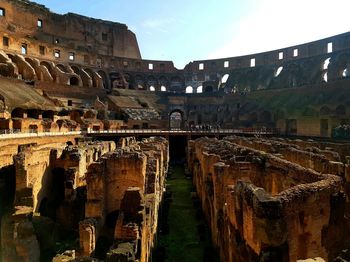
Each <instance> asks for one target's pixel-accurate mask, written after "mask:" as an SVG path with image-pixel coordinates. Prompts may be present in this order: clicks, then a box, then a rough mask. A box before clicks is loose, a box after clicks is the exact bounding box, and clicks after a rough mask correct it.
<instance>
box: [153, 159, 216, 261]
mask: <svg viewBox="0 0 350 262" xmlns="http://www.w3.org/2000/svg"><path fill="white" fill-rule="evenodd" d="M167 183H168V185H169V190H170V192H171V193H172V202H171V203H170V208H169V213H168V221H167V222H168V224H169V234H166V235H160V236H159V242H158V246H162V247H164V248H165V255H166V260H165V261H174V262H175V261H176V262H177V261H181V262H192V261H204V260H203V255H204V252H205V249H206V248H207V249H208V247H209V249H211V243H210V236H209V234H208V233H207V237H206V239H205V241H200V238H199V234H198V225H199V224H203V223H204V221H203V220H202V219H201V220H198V219H196V209H195V207H194V205H193V200H192V198H191V189H192V182H191V180H189V179H186V177H185V175H184V167H183V166H174V169H173V174H172V176H171V178H170V179H168V181H167Z"/></svg>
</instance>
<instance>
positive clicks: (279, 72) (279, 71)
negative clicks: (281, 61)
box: [275, 66, 283, 77]
mask: <svg viewBox="0 0 350 262" xmlns="http://www.w3.org/2000/svg"><path fill="white" fill-rule="evenodd" d="M282 70H283V66H280V67H279V68H277V70H276V72H275V77H278V76H279V75H280V74H281V72H282Z"/></svg>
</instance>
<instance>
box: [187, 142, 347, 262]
mask: <svg viewBox="0 0 350 262" xmlns="http://www.w3.org/2000/svg"><path fill="white" fill-rule="evenodd" d="M261 140H263V139H260V141H259V139H247V138H237V137H228V138H225V139H223V140H222V141H219V140H216V139H208V138H201V139H197V140H195V141H190V142H189V148H188V159H187V161H188V166H189V169H190V171H191V172H192V173H193V180H194V183H195V186H196V189H197V191H198V194H199V197H200V199H201V204H202V208H203V211H204V213H205V216H206V219H207V221H208V223H209V224H210V228H211V232H212V240H213V243H214V244H215V245H216V246H217V247H218V248H219V250H220V257H221V261H252V260H261V259H267V261H296V260H298V259H307V258H315V257H322V258H323V259H325V260H326V261H332V260H333V259H334V258H335V257H337V255H338V254H339V252H340V251H341V250H342V249H343V248H344V247H345V246H346V241H347V239H348V237H349V235H348V232H349V231H348V226H347V222H346V221H347V215H346V212H347V211H346V208H345V206H346V205H347V204H346V197H345V195H344V193H343V187H344V186H346V184H347V183H346V182H345V183H344V179H345V178H346V177H347V175H346V174H347V170H348V165H347V164H344V163H342V162H340V161H339V162H336V161H333V160H334V159H332V158H331V157H330V154H329V153H330V151H332V150H331V149H330V150H329V151H328V152H325V153H324V154H323V152H322V151H318V152H317V153H316V154H315V153H314V154H310V152H309V151H307V150H305V149H300V148H298V147H297V146H293V144H289V143H288V141H281V140H280V141H278V140H276V141H269V140H268V139H266V140H264V141H261ZM241 144H244V146H243V145H241ZM278 145H279V146H280V148H281V151H284V152H286V151H285V150H286V149H287V150H293V149H295V150H297V149H299V152H298V151H296V152H295V153H294V152H293V153H284V155H287V154H289V156H292V155H294V156H295V158H294V159H291V158H289V159H288V160H287V159H285V158H284V157H283V156H282V154H283V152H281V153H279V152H278V151H279V150H278V149H279V148H278V147H277V146H278ZM287 145H288V148H286V146H287ZM315 145H316V143H315ZM254 147H255V148H256V147H260V149H259V150H257V149H255V148H254ZM263 147H265V148H264V149H262V148H263ZM283 147H284V148H283ZM308 150H311V147H310V148H308ZM315 150H317V149H315ZM334 151H335V152H334ZM334 151H333V157H334V156H338V157H339V155H338V153H337V152H336V150H334ZM303 152H305V153H304V156H303V158H306V152H308V153H309V156H308V157H307V159H306V160H307V161H305V160H304V159H302V158H299V160H298V157H297V156H298V153H299V154H301V153H303ZM327 153H328V154H327ZM327 155H328V156H327ZM318 157H320V158H323V163H324V165H323V167H324V168H325V169H327V171H326V172H322V173H319V172H317V171H315V170H313V169H311V168H310V166H308V167H307V168H305V167H303V165H304V166H305V163H306V162H308V161H309V162H308V164H309V165H314V164H315V166H316V167H317V161H318V159H317V158H318ZM338 160H340V159H338ZM318 168H319V167H317V168H316V169H318ZM325 169H324V170H323V171H325Z"/></svg>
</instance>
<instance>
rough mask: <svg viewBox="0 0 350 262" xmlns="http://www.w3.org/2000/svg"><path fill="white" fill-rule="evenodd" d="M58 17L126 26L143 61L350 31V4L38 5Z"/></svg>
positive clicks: (342, 0) (232, 0) (145, 1)
mask: <svg viewBox="0 0 350 262" xmlns="http://www.w3.org/2000/svg"><path fill="white" fill-rule="evenodd" d="M34 2H37V3H40V4H44V5H46V6H47V7H48V8H50V9H51V11H53V12H56V13H61V14H64V13H67V12H73V13H78V14H81V15H86V16H90V17H95V18H100V19H105V20H111V21H115V22H121V23H125V24H127V25H128V27H129V28H130V29H131V30H132V31H133V32H134V33H136V36H137V39H138V43H139V47H140V50H141V55H142V58H144V59H155V60H172V61H174V63H175V66H176V67H177V68H179V69H181V68H183V67H184V66H185V65H186V64H187V63H189V62H191V61H193V60H201V59H211V58H222V57H231V56H238V55H246V54H251V53H255V52H263V51H268V50H273V49H278V48H282V47H287V46H290V45H295V44H302V43H305V42H309V41H313V40H318V39H321V38H325V37H328V36H331V35H335V34H339V33H344V32H347V31H350V22H349V20H348V17H349V15H348V12H349V10H350V1H349V0H332V1H329V0H174V1H166V0H162V1H160V0H98V1H96V0H71V1H62V0H35V1H34Z"/></svg>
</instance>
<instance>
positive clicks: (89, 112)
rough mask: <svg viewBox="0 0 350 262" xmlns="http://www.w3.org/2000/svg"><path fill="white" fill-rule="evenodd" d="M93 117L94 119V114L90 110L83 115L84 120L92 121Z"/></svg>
mask: <svg viewBox="0 0 350 262" xmlns="http://www.w3.org/2000/svg"><path fill="white" fill-rule="evenodd" d="M95 117H96V113H94V112H93V111H92V110H88V111H86V112H85V113H84V118H92V119H94V118H95Z"/></svg>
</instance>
